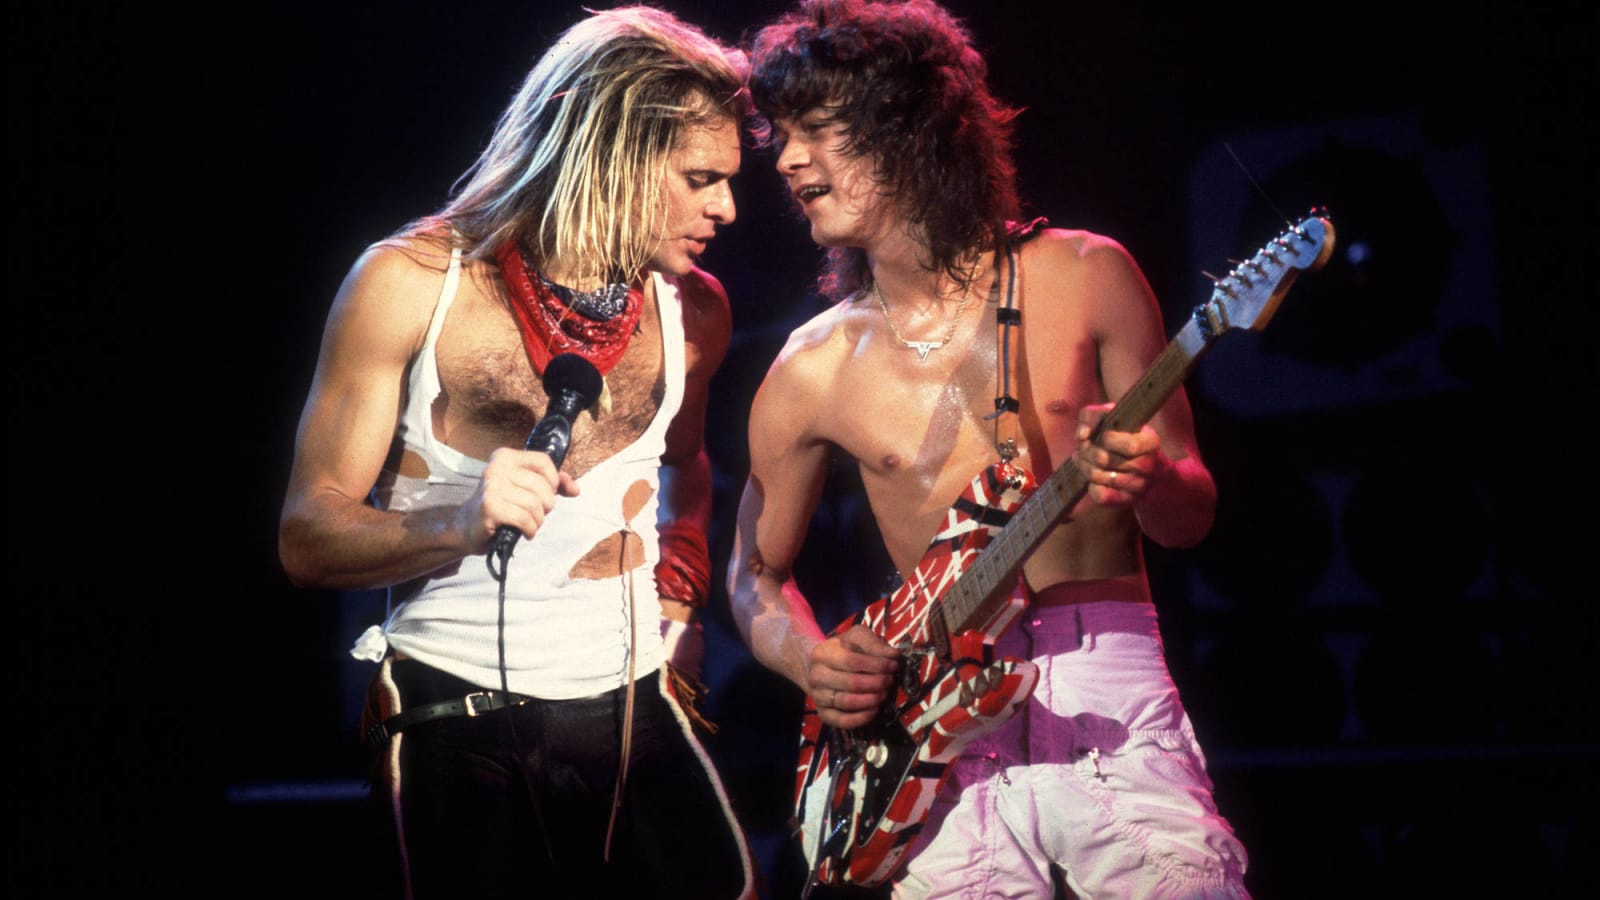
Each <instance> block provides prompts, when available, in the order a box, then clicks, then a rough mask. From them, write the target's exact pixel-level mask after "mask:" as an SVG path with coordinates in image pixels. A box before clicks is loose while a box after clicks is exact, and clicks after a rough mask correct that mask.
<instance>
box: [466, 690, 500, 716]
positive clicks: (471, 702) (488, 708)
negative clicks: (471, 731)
mask: <svg viewBox="0 0 1600 900" xmlns="http://www.w3.org/2000/svg"><path fill="white" fill-rule="evenodd" d="M479 701H482V703H483V706H482V708H479V706H478V703H479ZM461 702H462V703H463V704H464V705H465V706H466V708H467V718H469V719H470V718H473V717H474V716H477V715H478V714H479V713H486V712H492V711H493V710H494V695H493V694H490V693H489V692H488V691H474V692H472V693H470V694H468V695H466V696H465V697H462V698H461Z"/></svg>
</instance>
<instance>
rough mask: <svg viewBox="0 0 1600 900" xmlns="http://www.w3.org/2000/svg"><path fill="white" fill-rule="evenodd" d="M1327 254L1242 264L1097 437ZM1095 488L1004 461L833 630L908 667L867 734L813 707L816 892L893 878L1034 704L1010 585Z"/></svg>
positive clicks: (810, 783) (806, 773) (1259, 257)
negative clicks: (907, 565) (1013, 635)
mask: <svg viewBox="0 0 1600 900" xmlns="http://www.w3.org/2000/svg"><path fill="white" fill-rule="evenodd" d="M1333 242H1334V233H1333V225H1332V223H1331V222H1329V221H1328V220H1327V219H1326V218H1324V217H1322V216H1320V215H1313V216H1311V217H1309V218H1306V219H1304V220H1302V221H1301V222H1300V223H1299V224H1297V225H1295V226H1293V227H1291V228H1289V229H1288V230H1286V231H1284V232H1283V233H1282V234H1280V235H1279V236H1278V237H1276V238H1274V239H1273V240H1272V241H1271V242H1269V243H1268V244H1267V245H1266V246H1264V247H1262V248H1261V249H1260V250H1259V251H1257V252H1256V254H1255V256H1253V257H1251V258H1250V259H1249V260H1248V261H1246V262H1243V263H1240V264H1239V265H1237V266H1235V267H1234V269H1233V270H1232V271H1231V272H1230V273H1229V274H1228V276H1227V277H1226V278H1223V279H1220V280H1219V281H1218V282H1217V285H1216V289H1215V290H1214V291H1213V292H1212V295H1211V299H1210V300H1208V301H1207V302H1206V303H1203V304H1201V305H1200V306H1198V307H1196V308H1195V310H1194V315H1193V316H1192V317H1191V318H1190V320H1189V321H1188V322H1187V323H1186V324H1185V325H1184V327H1183V328H1182V329H1181V330H1180V331H1179V332H1178V335H1177V336H1176V337H1174V338H1173V339H1172V342H1171V343H1169V344H1168V345H1167V347H1166V349H1164V350H1163V351H1162V352H1161V355H1160V356H1158V357H1157V358H1156V360H1155V362H1154V363H1153V364H1152V365H1151V367H1150V369H1149V370H1148V371H1147V372H1146V373H1145V374H1144V375H1143V376H1142V377H1140V379H1139V381H1138V382H1137V383H1136V384H1135V385H1134V386H1133V387H1132V388H1131V389H1130V390H1129V391H1128V393H1127V394H1126V395H1124V396H1123V397H1122V399H1120V400H1119V401H1117V404H1116V406H1115V407H1114V408H1113V409H1112V410H1111V412H1110V413H1108V414H1107V415H1106V416H1105V418H1104V419H1103V420H1102V421H1101V423H1100V426H1099V427H1100V428H1101V429H1102V430H1105V429H1110V430H1114V431H1136V430H1138V429H1139V428H1141V427H1143V426H1144V424H1145V422H1147V421H1149V419H1150V417H1151V416H1152V415H1154V414H1155V412H1156V411H1157V410H1158V409H1160V408H1161V405H1162V404H1163V403H1165V402H1166V400H1167V398H1168V397H1169V396H1171V394H1172V392H1173V391H1174V390H1175V389H1176V388H1177V386H1178V385H1179V384H1180V383H1182V381H1183V379H1184V378H1185V377H1186V376H1187V375H1188V373H1189V371H1190V370H1191V369H1192V368H1193V367H1194V364H1195V362H1196V361H1197V360H1198V359H1199V357H1200V355H1201V354H1202V353H1204V352H1205V350H1206V349H1207V348H1208V347H1209V346H1210V344H1211V342H1212V341H1213V340H1215V339H1216V338H1217V337H1219V336H1221V335H1222V334H1223V333H1225V332H1227V331H1229V330H1231V329H1235V328H1248V329H1251V330H1255V331H1259V330H1261V329H1262V328H1263V327H1265V326H1266V323H1267V321H1268V320H1269V319H1270V318H1271V317H1272V314H1273V313H1274V312H1275V311H1276V310H1277V307H1278V304H1279V302H1281V301H1282V299H1283V296H1284V294H1285V293H1287V292H1288V290H1289V286H1290V285H1291V284H1292V283H1293V281H1294V277H1295V276H1296V275H1297V274H1298V273H1299V272H1300V271H1301V270H1315V269H1318V268H1321V266H1322V265H1323V263H1325V262H1326V261H1327V259H1328V257H1329V256H1330V255H1331V254H1332V252H1333ZM1088 489H1089V484H1088V481H1087V479H1086V478H1085V477H1084V475H1083V473H1082V472H1081V470H1079V469H1078V467H1077V466H1075V465H1073V464H1072V463H1070V462H1069V463H1067V464H1066V465H1063V466H1062V467H1061V468H1059V469H1057V470H1056V471H1055V472H1054V473H1053V474H1051V475H1050V477H1049V478H1047V479H1046V480H1045V481H1044V483H1043V484H1042V485H1035V483H1034V480H1033V478H1032V476H1031V475H1029V474H1028V473H1027V472H1026V471H1023V470H1021V469H1018V468H1017V467H1015V466H1013V465H1011V464H1010V463H1008V462H999V463H995V464H994V465H993V466H991V467H989V468H988V469H986V470H985V471H984V472H983V473H982V474H980V475H979V476H978V477H977V478H975V479H974V480H973V482H972V484H971V485H969V486H968V487H967V489H966V491H965V493H963V494H962V495H961V498H960V499H959V500H957V501H956V502H955V504H954V505H953V506H951V507H950V510H949V511H948V512H947V513H946V514H945V522H944V526H943V527H942V528H941V529H940V530H939V533H938V534H937V535H935V536H934V538H933V541H932V542H931V543H930V544H929V546H928V551H927V553H926V554H925V555H924V556H923V558H922V560H921V562H919V563H918V564H917V567H916V570H915V571H913V572H912V573H911V574H910V576H909V577H907V578H906V580H905V583H904V584H902V585H901V586H900V587H899V588H898V589H897V590H895V591H894V592H893V593H892V594H890V595H889V596H887V597H884V598H882V599H880V600H878V601H877V602H875V603H873V604H871V605H869V606H868V607H867V608H866V609H864V610H863V611H862V612H861V613H860V614H858V615H856V616H854V617H852V618H850V619H849V620H847V621H845V622H843V623H841V624H840V625H839V626H838V627H837V628H836V629H835V630H834V633H836V634H839V633H843V632H845V631H848V630H849V629H850V628H851V627H853V626H854V625H856V624H858V623H859V624H865V625H867V626H868V627H870V628H872V629H873V630H874V631H876V632H877V633H878V634H879V635H881V636H882V637H883V638H884V640H886V641H888V642H889V643H890V644H893V645H894V646H896V647H898V648H900V650H901V651H902V665H901V675H900V681H899V684H898V685H897V687H896V689H895V693H894V696H893V697H891V698H890V700H889V701H888V702H887V703H886V704H885V705H884V708H883V709H882V711H881V715H880V716H879V718H878V719H877V721H875V722H874V723H872V724H871V725H868V726H865V727H862V728H854V729H837V728H832V727H829V726H826V725H823V724H822V720H821V718H819V717H818V715H817V708H816V705H815V704H814V703H812V701H811V700H810V698H807V700H806V708H805V715H804V717H803V719H802V721H801V728H800V732H801V736H800V758H799V767H798V770H797V772H796V782H795V813H796V817H797V819H798V820H799V823H800V831H801V842H802V848H803V850H804V852H805V856H806V861H807V864H808V865H809V866H810V869H811V880H810V881H811V884H812V885H817V884H822V885H830V886H836V885H847V884H853V885H859V886H863V887H872V886H876V885H880V884H883V883H884V882H886V881H888V880H889V879H890V878H892V877H894V875H895V874H896V873H897V872H899V870H900V868H901V866H902V865H903V863H904V862H905V852H906V849H907V847H908V846H909V845H910V843H911V840H912V839H913V838H914V837H916V835H917V832H918V831H919V830H920V829H921V828H922V823H923V822H924V821H925V820H926V819H927V816H928V812H929V809H930V808H931V806H932V804H933V799H934V795H935V794H936V793H937V792H938V791H939V789H940V788H941V787H943V785H944V783H945V781H946V779H947V769H948V766H949V763H950V762H951V761H952V760H954V759H955V758H956V756H957V755H958V754H959V753H960V752H961V749H962V748H963V747H964V746H966V744H967V743H969V742H970V741H972V740H973V739H974V738H976V737H979V736H981V735H983V734H986V733H988V732H990V731H992V730H994V729H995V728H996V727H998V726H999V725H1001V724H1002V723H1004V722H1005V721H1006V720H1008V719H1010V718H1011V717H1012V716H1013V715H1014V714H1015V713H1016V711H1017V708H1018V707H1020V706H1021V705H1022V704H1023V703H1025V702H1027V700H1028V698H1029V696H1030V695H1031V694H1032V693H1033V687H1034V683H1035V682H1036V681H1037V680H1038V676H1039V673H1038V669H1037V668H1036V667H1035V666H1034V665H1033V663H1031V662H1028V661H1026V660H1021V659H1014V658H1000V659H995V658H994V653H993V647H994V641H995V639H996V638H998V637H999V636H1000V635H1001V634H1002V633H1003V632H1004V631H1005V630H1006V628H1008V627H1009V626H1010V625H1011V623H1012V622H1013V621H1014V620H1015V619H1016V618H1017V616H1018V615H1019V614H1020V613H1021V612H1022V608H1021V604H1020V601H1018V600H1017V599H1015V596H1014V592H1013V587H1014V586H1015V583H1016V577H1017V574H1018V572H1020V571H1021V569H1022V563H1023V561H1024V560H1025V559H1026V558H1027V556H1028V554H1029V553H1031V552H1033V550H1034V548H1036V547H1037V546H1038V545H1039V542H1040V541H1042V540H1043V539H1044V537H1045V535H1047V534H1048V533H1049V531H1050V529H1051V528H1052V527H1053V526H1054V525H1055V524H1056V523H1057V522H1058V521H1059V520H1060V519H1061V518H1062V516H1064V515H1065V514H1066V513H1067V512H1068V511H1069V510H1071V509H1072V507H1073V505H1074V504H1076V503H1077V502H1078V500H1079V499H1081V498H1082V497H1083V495H1084V493H1085V492H1087V491H1088ZM808 890H809V888H808Z"/></svg>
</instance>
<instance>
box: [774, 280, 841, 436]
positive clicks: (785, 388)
mask: <svg viewBox="0 0 1600 900" xmlns="http://www.w3.org/2000/svg"><path fill="white" fill-rule="evenodd" d="M854 312H855V310H854V309H853V307H852V305H851V303H850V301H848V300H841V301H839V302H837V303H834V304H833V305H831V306H829V307H828V308H826V309H824V310H822V311H821V312H819V313H817V314H816V315H815V316H812V317H811V318H810V319H809V320H808V321H806V322H805V323H803V324H801V325H800V326H798V327H797V328H795V329H794V330H793V331H791V332H789V336H788V338H787V339H785V340H784V343H783V347H782V348H781V349H780V350H779V351H778V355H777V356H776V357H775V358H774V359H773V361H772V365H771V367H769V368H768V369H767V375H766V378H765V379H764V380H763V382H762V387H761V392H760V393H759V394H758V395H757V397H756V402H757V405H762V404H763V403H764V402H765V403H774V402H776V403H781V405H782V406H783V408H785V409H786V410H788V411H789V413H790V414H792V413H794V412H796V411H800V410H814V409H818V408H820V407H821V406H822V405H823V404H824V402H825V401H826V400H827V399H828V398H829V396H830V394H831V391H832V389H833V386H834V384H835V383H836V382H837V379H838V376H839V373H840V372H842V371H844V369H845V367H846V364H847V363H848V361H849V357H850V350H851V347H852V346H853V345H854V342H855V338H854V337H853V335H854V333H855V332H856V331H857V330H858V327H857V326H856V325H855V323H854V322H853V321H852V319H853V315H854Z"/></svg>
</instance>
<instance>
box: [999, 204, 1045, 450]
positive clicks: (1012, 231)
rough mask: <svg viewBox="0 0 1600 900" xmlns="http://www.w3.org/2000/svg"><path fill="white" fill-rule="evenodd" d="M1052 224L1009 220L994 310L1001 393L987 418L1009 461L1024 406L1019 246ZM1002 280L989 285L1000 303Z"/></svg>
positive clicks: (1040, 218) (1036, 220)
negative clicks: (1018, 338)
mask: <svg viewBox="0 0 1600 900" xmlns="http://www.w3.org/2000/svg"><path fill="white" fill-rule="evenodd" d="M1049 226H1050V223H1049V222H1048V221H1046V219H1045V218H1044V217H1043V216H1040V217H1038V218H1036V219H1033V220H1032V221H1030V222H1027V223H1023V224H1018V223H1016V222H1010V223H1007V227H1006V238H1005V243H1004V248H1005V252H1006V293H1005V301H1004V303H1003V304H1002V305H1001V306H999V307H997V308H996V309H995V311H994V319H995V327H996V334H995V345H996V351H997V352H996V353H995V369H996V371H995V384H996V385H998V386H999V388H1000V392H999V393H998V394H997V395H996V396H995V398H994V412H992V413H990V414H989V415H988V416H987V417H986V418H988V419H990V420H991V421H993V422H994V447H995V450H997V451H999V453H1000V458H1001V459H1004V460H1006V461H1007V462H1009V461H1011V460H1012V459H1015V458H1016V456H1017V434H1016V414H1017V410H1018V409H1020V408H1021V404H1019V403H1018V402H1017V398H1016V397H1015V396H1014V395H1013V394H1012V393H1011V333H1012V330H1013V329H1016V328H1019V327H1021V326H1022V310H1021V309H1019V308H1018V307H1017V248H1018V247H1019V246H1021V245H1022V244H1024V243H1027V242H1028V241H1029V240H1032V239H1033V238H1034V237H1036V236H1038V234H1039V232H1040V231H1043V230H1044V229H1045V228H1048V227H1049ZM999 293H1000V279H999V278H998V277H996V278H995V280H994V284H993V285H992V286H991V287H990V288H989V302H991V303H997V302H1000V297H999ZM1006 413H1010V414H1011V415H1012V418H1011V419H1008V420H1007V422H1009V423H1010V427H1009V428H1008V429H1007V430H1008V431H1009V432H1010V433H1009V434H1008V435H1007V436H1006V437H1005V438H1004V439H1001V437H1000V419H1001V417H1002V416H1004V415H1005V414H1006Z"/></svg>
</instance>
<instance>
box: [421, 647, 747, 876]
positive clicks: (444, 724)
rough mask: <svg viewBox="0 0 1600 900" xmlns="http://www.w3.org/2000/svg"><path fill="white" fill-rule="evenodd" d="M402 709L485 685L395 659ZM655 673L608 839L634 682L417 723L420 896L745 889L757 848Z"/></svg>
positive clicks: (640, 694) (641, 687) (644, 688)
mask: <svg viewBox="0 0 1600 900" xmlns="http://www.w3.org/2000/svg"><path fill="white" fill-rule="evenodd" d="M393 677H394V680H395V684H396V686H397V687H398V688H399V691H400V698H401V703H402V708H408V707H410V706H413V705H416V704H420V703H428V702H431V701H434V700H442V699H449V698H452V697H461V696H463V695H464V694H467V693H470V692H472V691H474V690H477V688H476V687H475V686H473V685H471V684H469V683H467V682H465V681H462V680H460V679H458V678H455V677H453V676H450V675H446V674H445V673H443V672H440V671H438V670H436V669H432V668H429V667H427V666H424V665H422V664H420V663H417V662H415V661H412V660H403V661H396V662H395V663H394V665H393ZM657 679H658V676H657V675H654V674H652V675H650V676H648V677H647V678H643V679H640V680H639V682H638V683H637V685H636V687H635V696H634V731H633V744H632V750H631V757H630V761H629V765H628V776H627V784H626V787H625V789H624V791H623V802H622V808H621V810H620V812H619V813H618V817H617V824H616V828H615V831H614V833H613V835H612V838H611V847H610V859H609V861H606V860H605V859H604V858H603V853H604V852H605V840H606V827H607V823H608V821H609V820H610V817H611V806H612V798H613V797H614V796H615V789H616V782H617V768H618V765H619V760H620V752H621V745H622V719H623V713H624V709H625V706H624V704H625V703H626V691H625V689H618V690H615V691H611V692H609V693H606V694H602V695H600V696H597V697H588V698H583V699H578V700H535V701H533V702H530V703H527V704H525V705H523V706H518V707H513V708H510V709H506V710H499V711H496V712H494V713H490V714H487V715H482V716H477V717H470V718H469V717H465V716H461V717H456V718H451V719H439V720H435V721H432V722H426V723H423V724H420V725H415V726H413V727H411V728H408V729H407V730H406V731H405V732H404V733H403V734H402V735H401V736H400V740H401V745H400V779H399V785H400V788H399V796H400V813H399V817H398V821H397V822H396V825H397V826H398V829H399V831H400V835H401V838H402V846H403V850H404V852H405V854H406V857H407V859H406V863H407V868H408V870H409V873H410V877H411V885H412V892H413V896H414V897H415V898H417V900H435V898H474V900H492V898H524V900H526V898H574V900H576V898H583V900H589V898H610V897H616V898H623V897H626V898H663V900H667V898H683V900H718V898H733V897H738V896H739V895H740V893H741V891H742V890H743V889H744V887H745V881H746V874H745V873H746V854H745V853H744V852H743V850H742V842H741V841H740V840H738V839H737V838H736V835H735V832H734V829H735V828H736V827H737V826H736V825H735V824H734V823H732V822H730V821H729V817H728V815H727V814H726V813H725V811H724V809H723V805H722V803H721V801H720V800H719V798H718V795H717V791H716V790H715V789H714V787H713V784H712V782H711V779H710V777H709V776H708V775H707V773H706V770H705V767H704V766H703V765H702V764H701V762H700V759H699V758H698V757H697V756H696V754H695V752H694V748H693V747H692V746H691V744H690V743H689V740H688V738H686V737H685V735H684V732H683V729H682V727H681V726H680V725H679V723H678V720H677V718H676V717H675V716H674V714H673V711H672V709H671V707H670V706H669V705H668V702H667V701H666V700H665V699H664V698H663V697H662V696H661V694H660V689H659V687H658V684H657Z"/></svg>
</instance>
